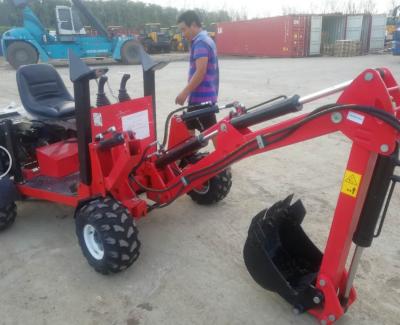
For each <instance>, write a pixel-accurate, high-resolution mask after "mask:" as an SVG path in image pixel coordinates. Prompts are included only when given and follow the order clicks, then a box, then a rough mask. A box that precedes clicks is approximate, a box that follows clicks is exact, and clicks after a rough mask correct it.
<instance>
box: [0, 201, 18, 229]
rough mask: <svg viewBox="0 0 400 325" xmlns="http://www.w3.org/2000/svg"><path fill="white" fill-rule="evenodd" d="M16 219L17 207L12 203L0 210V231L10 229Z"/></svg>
mask: <svg viewBox="0 0 400 325" xmlns="http://www.w3.org/2000/svg"><path fill="white" fill-rule="evenodd" d="M16 217H17V206H16V205H15V203H14V202H12V203H10V204H9V205H7V206H6V207H4V208H1V209H0V231H2V230H5V229H7V228H8V227H10V226H11V225H12V224H13V223H14V221H15V218H16Z"/></svg>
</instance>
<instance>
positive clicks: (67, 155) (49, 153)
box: [36, 138, 79, 177]
mask: <svg viewBox="0 0 400 325" xmlns="http://www.w3.org/2000/svg"><path fill="white" fill-rule="evenodd" d="M36 155H37V160H38V163H39V167H40V174H41V175H45V176H52V177H64V176H67V175H70V174H73V173H76V172H77V171H78V170H79V159H78V143H77V142H76V139H74V138H73V139H68V140H67V141H60V142H56V143H53V144H51V145H48V146H44V147H40V148H37V149H36Z"/></svg>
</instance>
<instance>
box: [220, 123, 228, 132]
mask: <svg viewBox="0 0 400 325" xmlns="http://www.w3.org/2000/svg"><path fill="white" fill-rule="evenodd" d="M227 130H228V128H227V126H226V124H225V123H222V124H221V131H222V132H226V131H227Z"/></svg>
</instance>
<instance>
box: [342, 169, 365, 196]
mask: <svg viewBox="0 0 400 325" xmlns="http://www.w3.org/2000/svg"><path fill="white" fill-rule="evenodd" d="M360 183H361V175H360V174H357V173H355V172H352V171H351V170H346V172H345V173H344V178H343V184H342V190H341V192H342V193H344V194H347V195H350V196H351V197H356V196H357V192H358V188H359V187H360Z"/></svg>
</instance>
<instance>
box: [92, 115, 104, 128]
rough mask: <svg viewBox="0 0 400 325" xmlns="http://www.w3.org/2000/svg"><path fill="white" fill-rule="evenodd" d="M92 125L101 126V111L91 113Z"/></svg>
mask: <svg viewBox="0 0 400 325" xmlns="http://www.w3.org/2000/svg"><path fill="white" fill-rule="evenodd" d="M93 123H94V126H103V118H102V116H101V113H93Z"/></svg>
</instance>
